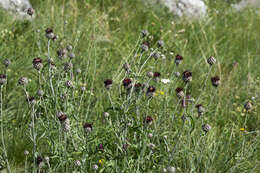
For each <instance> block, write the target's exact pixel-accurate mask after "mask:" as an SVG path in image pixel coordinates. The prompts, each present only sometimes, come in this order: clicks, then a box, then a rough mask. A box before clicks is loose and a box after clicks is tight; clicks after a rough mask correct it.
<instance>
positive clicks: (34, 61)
mask: <svg viewBox="0 0 260 173" xmlns="http://www.w3.org/2000/svg"><path fill="white" fill-rule="evenodd" d="M37 63H42V59H41V58H40V57H37V58H34V59H33V64H37Z"/></svg>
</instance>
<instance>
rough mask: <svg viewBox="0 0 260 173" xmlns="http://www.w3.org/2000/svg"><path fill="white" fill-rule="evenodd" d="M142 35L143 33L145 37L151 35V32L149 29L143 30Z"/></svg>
mask: <svg viewBox="0 0 260 173" xmlns="http://www.w3.org/2000/svg"><path fill="white" fill-rule="evenodd" d="M141 35H142V37H143V38H144V37H147V36H148V35H149V32H148V31H147V30H142V31H141Z"/></svg>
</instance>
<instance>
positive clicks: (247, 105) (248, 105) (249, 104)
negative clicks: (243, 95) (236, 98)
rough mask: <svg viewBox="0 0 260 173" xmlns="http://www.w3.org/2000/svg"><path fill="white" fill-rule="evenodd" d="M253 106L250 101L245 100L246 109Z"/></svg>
mask: <svg viewBox="0 0 260 173" xmlns="http://www.w3.org/2000/svg"><path fill="white" fill-rule="evenodd" d="M252 107H253V105H252V103H251V102H250V101H247V102H246V103H245V104H244V108H245V109H246V110H247V111H248V110H249V109H251V108H252Z"/></svg>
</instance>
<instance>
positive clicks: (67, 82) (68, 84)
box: [66, 80, 74, 88]
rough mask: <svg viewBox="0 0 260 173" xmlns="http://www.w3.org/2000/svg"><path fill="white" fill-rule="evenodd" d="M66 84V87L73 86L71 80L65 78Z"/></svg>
mask: <svg viewBox="0 0 260 173" xmlns="http://www.w3.org/2000/svg"><path fill="white" fill-rule="evenodd" d="M66 86H67V87H68V88H73V87H74V85H73V82H72V81H71V80H67V81H66Z"/></svg>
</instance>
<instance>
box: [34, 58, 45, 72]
mask: <svg viewBox="0 0 260 173" xmlns="http://www.w3.org/2000/svg"><path fill="white" fill-rule="evenodd" d="M32 64H33V67H34V68H35V69H36V70H38V71H39V70H41V69H42V67H43V64H42V59H41V58H40V57H37V58H34V59H33V62H32Z"/></svg>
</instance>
